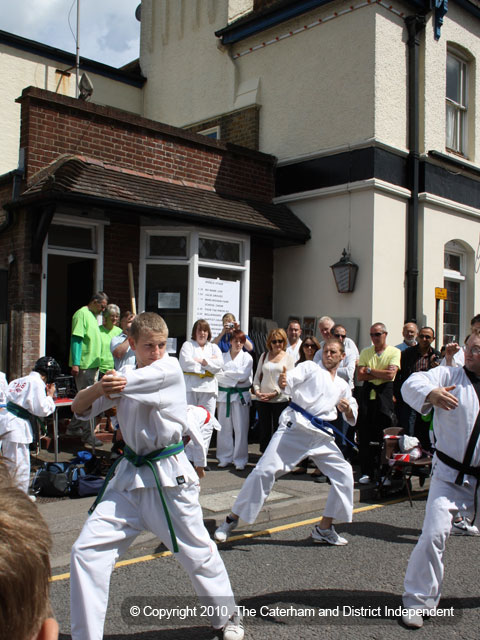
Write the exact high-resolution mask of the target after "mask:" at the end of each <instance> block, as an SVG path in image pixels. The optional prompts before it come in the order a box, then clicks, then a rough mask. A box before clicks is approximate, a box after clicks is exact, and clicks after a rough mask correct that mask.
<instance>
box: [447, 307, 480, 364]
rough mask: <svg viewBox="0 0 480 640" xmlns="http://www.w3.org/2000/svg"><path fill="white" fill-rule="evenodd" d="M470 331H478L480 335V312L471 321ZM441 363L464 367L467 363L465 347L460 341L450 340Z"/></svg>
mask: <svg viewBox="0 0 480 640" xmlns="http://www.w3.org/2000/svg"><path fill="white" fill-rule="evenodd" d="M470 333H471V334H472V333H477V334H479V335H480V313H478V314H477V315H476V316H474V317H473V318H472V321H471V322H470ZM440 364H443V365H446V366H447V367H463V365H464V364H465V354H464V349H462V347H461V346H460V345H459V344H458V342H450V343H449V344H447V346H446V349H445V358H444V359H443V360H442V362H441V363H440Z"/></svg>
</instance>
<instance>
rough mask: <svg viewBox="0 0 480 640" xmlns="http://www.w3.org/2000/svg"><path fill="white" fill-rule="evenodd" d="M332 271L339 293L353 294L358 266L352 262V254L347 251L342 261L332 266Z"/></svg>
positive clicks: (344, 251)
mask: <svg viewBox="0 0 480 640" xmlns="http://www.w3.org/2000/svg"><path fill="white" fill-rule="evenodd" d="M330 269H331V270H332V271H333V277H334V278H335V284H336V285H337V290H338V293H351V292H352V291H353V290H354V289H355V280H356V277H357V271H358V264H355V262H352V261H351V260H350V254H349V253H347V252H346V250H345V249H344V250H343V253H342V257H341V258H340V260H339V261H338V262H336V263H335V264H332V265H330Z"/></svg>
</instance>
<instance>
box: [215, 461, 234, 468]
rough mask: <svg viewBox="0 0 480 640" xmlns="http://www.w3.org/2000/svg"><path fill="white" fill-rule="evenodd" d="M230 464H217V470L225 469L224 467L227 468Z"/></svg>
mask: <svg viewBox="0 0 480 640" xmlns="http://www.w3.org/2000/svg"><path fill="white" fill-rule="evenodd" d="M231 464H232V463H231V462H219V463H218V464H217V467H218V468H219V469H225V467H228V466H229V465H231Z"/></svg>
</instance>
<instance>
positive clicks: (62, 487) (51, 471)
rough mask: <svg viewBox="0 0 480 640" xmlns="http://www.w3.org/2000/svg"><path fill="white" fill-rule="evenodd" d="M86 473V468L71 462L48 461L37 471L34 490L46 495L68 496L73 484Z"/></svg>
mask: <svg viewBox="0 0 480 640" xmlns="http://www.w3.org/2000/svg"><path fill="white" fill-rule="evenodd" d="M84 475H85V469H84V468H83V467H80V466H78V465H76V464H72V463H71V462H46V463H45V464H43V465H42V466H41V467H40V469H39V470H38V471H37V472H36V474H35V476H34V478H33V482H32V490H33V492H34V493H35V494H38V495H40V496H45V497H53V498H60V497H63V496H67V495H69V493H70V491H71V489H72V486H73V484H74V483H76V482H77V481H78V479H79V477H81V476H84Z"/></svg>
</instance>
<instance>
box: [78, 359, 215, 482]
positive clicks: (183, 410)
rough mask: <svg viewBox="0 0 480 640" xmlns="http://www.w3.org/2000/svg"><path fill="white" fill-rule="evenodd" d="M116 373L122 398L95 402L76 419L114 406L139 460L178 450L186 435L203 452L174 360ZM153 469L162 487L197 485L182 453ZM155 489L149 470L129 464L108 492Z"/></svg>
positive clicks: (121, 466) (118, 472)
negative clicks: (122, 379)
mask: <svg viewBox="0 0 480 640" xmlns="http://www.w3.org/2000/svg"><path fill="white" fill-rule="evenodd" d="M119 373H120V375H122V376H125V378H126V379H127V386H126V387H125V389H124V390H123V391H122V393H121V394H118V395H116V396H115V397H113V398H111V399H110V398H106V397H105V396H102V397H101V398H98V399H97V400H95V402H94V403H93V405H92V406H91V407H90V409H89V410H88V411H86V412H85V413H83V414H75V415H77V417H78V418H80V419H81V420H89V419H90V418H92V417H94V416H96V415H98V414H99V413H101V412H102V411H105V410H106V409H110V408H111V407H113V406H116V407H117V417H118V421H119V423H120V424H121V425H122V435H123V439H124V440H125V442H126V444H127V445H128V446H129V447H130V448H131V449H132V450H133V451H135V453H136V454H139V455H146V454H147V453H151V452H152V451H156V450H157V449H162V448H163V447H167V446H168V445H171V444H177V443H179V442H181V440H182V437H183V436H184V435H189V436H190V438H191V439H192V441H193V442H194V443H195V444H196V445H197V446H199V447H200V448H201V449H203V444H202V436H201V434H200V433H199V431H198V429H197V428H196V426H195V423H193V422H189V421H188V418H187V404H186V401H185V383H184V380H183V374H182V370H181V369H180V365H179V363H178V360H177V359H176V358H172V357H170V356H169V355H168V354H165V355H164V356H163V358H161V359H160V360H157V361H156V362H154V363H152V364H151V365H149V366H147V367H142V368H140V369H134V368H132V367H130V366H126V367H123V368H122V369H121V370H120V371H119ZM200 461H201V460H200ZM154 464H155V465H156V468H157V472H158V477H159V480H160V484H161V485H162V486H163V487H176V486H178V485H181V484H183V483H184V482H198V476H197V474H196V472H195V469H194V468H193V467H192V465H191V464H190V463H189V462H188V460H187V457H186V455H185V453H184V452H182V453H180V454H178V455H175V456H170V457H168V458H164V459H163V460H159V461H158V462H155V463H154ZM198 466H201V465H200V464H199V465H198ZM155 486H156V484H155V478H154V475H153V473H152V471H151V469H150V468H149V467H148V466H145V465H144V466H142V467H135V466H134V465H133V464H132V463H130V462H128V460H122V461H121V462H120V463H119V465H118V467H117V470H116V472H115V475H114V477H113V479H112V480H111V482H110V484H109V488H110V487H111V488H112V489H115V490H117V491H124V490H131V489H139V488H143V487H155Z"/></svg>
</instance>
